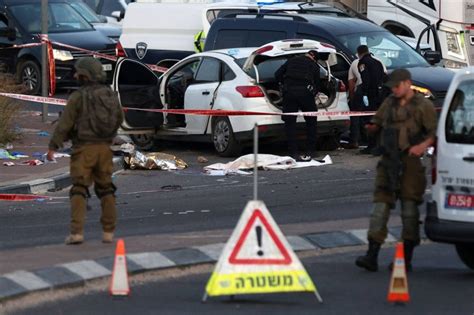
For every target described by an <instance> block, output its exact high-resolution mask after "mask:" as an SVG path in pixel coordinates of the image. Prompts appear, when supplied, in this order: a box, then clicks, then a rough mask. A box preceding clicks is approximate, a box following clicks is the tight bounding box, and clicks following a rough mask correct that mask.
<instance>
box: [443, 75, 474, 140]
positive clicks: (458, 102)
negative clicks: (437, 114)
mask: <svg viewBox="0 0 474 315" xmlns="http://www.w3.org/2000/svg"><path fill="white" fill-rule="evenodd" d="M446 141H448V142H451V143H465V144H474V81H472V80H471V81H465V82H463V83H461V84H460V85H459V86H458V88H457V90H456V92H454V96H453V99H452V100H451V104H450V105H449V111H448V115H447V117H446Z"/></svg>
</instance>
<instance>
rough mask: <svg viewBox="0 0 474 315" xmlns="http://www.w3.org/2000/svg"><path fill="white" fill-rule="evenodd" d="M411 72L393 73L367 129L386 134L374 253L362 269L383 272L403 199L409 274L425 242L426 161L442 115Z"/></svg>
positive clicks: (360, 261) (360, 262)
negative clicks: (393, 219) (392, 219)
mask: <svg viewBox="0 0 474 315" xmlns="http://www.w3.org/2000/svg"><path fill="white" fill-rule="evenodd" d="M411 84H412V82H411V75H410V72H409V71H408V70H406V69H397V70H395V71H393V72H392V73H391V74H390V76H389V80H388V82H387V83H386V85H387V86H388V87H389V88H391V90H392V95H390V96H389V97H388V98H387V99H386V100H385V101H384V102H383V104H382V105H381V106H380V108H379V110H378V111H377V113H376V114H375V116H374V117H373V119H372V124H369V125H367V126H366V128H367V129H368V131H369V132H371V133H374V132H378V131H380V132H381V135H382V137H381V138H382V148H383V151H384V153H383V156H382V158H381V160H380V161H379V163H378V165H377V175H376V178H375V191H374V208H373V210H372V213H371V216H370V226H369V231H368V237H367V238H368V241H369V249H368V251H367V254H366V255H365V256H360V257H358V258H357V260H356V265H357V266H359V267H361V268H365V269H367V270H369V271H377V270H378V263H377V257H378V253H379V250H380V247H381V245H382V244H383V243H384V241H385V238H386V237H387V233H388V232H387V222H388V219H389V216H390V211H391V209H393V208H394V207H395V204H396V201H397V199H399V200H400V201H401V217H402V224H403V230H402V236H401V237H402V239H403V242H404V249H405V260H406V267H407V270H410V269H411V260H412V257H413V250H414V248H415V247H416V246H417V245H418V244H419V242H420V223H419V219H420V213H419V210H418V206H419V205H420V204H421V203H422V202H423V194H424V192H425V188H426V177H425V168H424V167H423V165H422V163H421V160H420V157H421V156H422V155H423V154H424V152H425V151H426V149H427V148H428V147H429V146H431V145H433V144H434V142H435V136H436V125H437V118H436V111H435V109H434V106H433V104H432V103H431V101H429V100H427V99H426V98H425V97H424V96H423V95H422V94H419V93H417V92H415V91H414V90H412V89H411Z"/></svg>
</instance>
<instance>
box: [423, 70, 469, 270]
mask: <svg viewBox="0 0 474 315" xmlns="http://www.w3.org/2000/svg"><path fill="white" fill-rule="evenodd" d="M432 164H433V170H432V181H433V187H432V198H431V201H430V202H428V203H427V214H426V221H425V230H426V235H427V236H428V238H430V239H431V240H433V241H435V242H444V243H450V244H454V245H455V246H456V251H457V253H458V255H459V257H460V258H461V260H462V261H463V262H464V263H465V264H466V265H467V266H468V267H469V268H471V269H474V68H466V69H462V70H459V71H458V73H457V74H456V76H455V78H454V80H453V83H452V84H451V87H450V88H449V91H448V94H447V96H446V100H445V105H444V106H443V111H442V112H441V116H440V122H439V125H438V140H437V146H436V151H435V155H434V161H433V163H432Z"/></svg>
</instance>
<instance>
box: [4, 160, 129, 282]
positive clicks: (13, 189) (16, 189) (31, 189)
mask: <svg viewBox="0 0 474 315" xmlns="http://www.w3.org/2000/svg"><path fill="white" fill-rule="evenodd" d="M113 163H114V172H117V171H119V170H122V169H123V157H114V159H113ZM69 186H71V176H70V175H69V172H67V173H64V174H61V175H57V176H53V177H51V178H39V179H35V180H33V181H29V182H25V183H21V184H17V185H10V186H4V187H0V194H41V193H45V192H47V191H56V190H61V189H64V188H66V187H69ZM0 286H1V284H0Z"/></svg>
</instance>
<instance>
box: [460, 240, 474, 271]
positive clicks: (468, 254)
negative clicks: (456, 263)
mask: <svg viewBox="0 0 474 315" xmlns="http://www.w3.org/2000/svg"><path fill="white" fill-rule="evenodd" d="M456 252H457V253H458V256H459V258H461V260H462V262H463V263H464V264H465V265H466V266H468V267H469V268H471V269H473V270H474V244H461V243H460V244H456Z"/></svg>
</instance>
